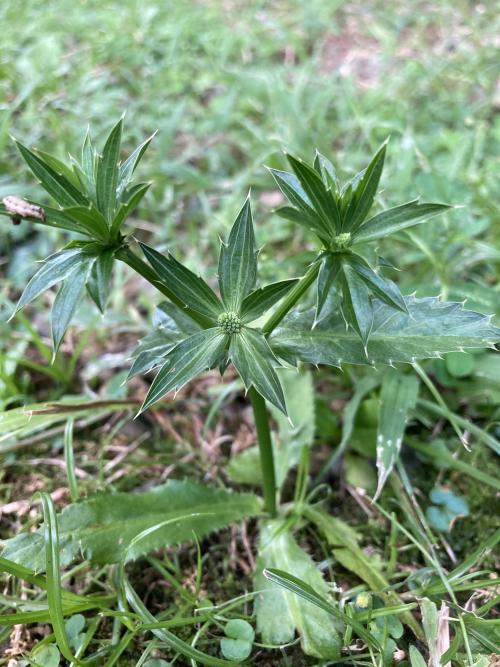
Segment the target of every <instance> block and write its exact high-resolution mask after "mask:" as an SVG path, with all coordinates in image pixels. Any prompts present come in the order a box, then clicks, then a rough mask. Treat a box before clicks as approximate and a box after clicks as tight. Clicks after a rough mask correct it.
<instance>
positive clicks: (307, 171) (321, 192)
mask: <svg viewBox="0 0 500 667" xmlns="http://www.w3.org/2000/svg"><path fill="white" fill-rule="evenodd" d="M287 158H288V161H289V162H290V165H291V167H292V169H293V171H294V172H295V175H296V176H297V178H298V179H299V182H300V184H301V186H302V188H303V189H304V192H305V193H306V194H307V196H308V198H309V200H310V202H311V204H312V207H313V208H314V210H315V211H316V213H317V216H318V219H319V220H320V221H321V224H322V227H323V229H324V231H325V233H326V234H329V235H331V236H333V235H335V234H337V233H339V232H340V213H339V209H338V206H337V200H336V198H335V193H334V192H332V190H329V189H327V188H325V185H324V183H323V180H322V178H321V176H320V175H319V174H318V173H317V172H316V171H315V170H314V169H312V168H311V167H310V166H309V165H308V164H306V163H305V162H302V160H298V159H297V158H295V157H293V155H287Z"/></svg>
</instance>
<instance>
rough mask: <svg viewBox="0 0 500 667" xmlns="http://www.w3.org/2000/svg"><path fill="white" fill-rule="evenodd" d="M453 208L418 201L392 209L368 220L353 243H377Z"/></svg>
mask: <svg viewBox="0 0 500 667" xmlns="http://www.w3.org/2000/svg"><path fill="white" fill-rule="evenodd" d="M450 208H453V207H452V206H447V205H446V204H431V203H422V204H419V203H418V201H417V200H414V201H410V202H408V203H406V204H402V205H401V206H396V207H394V208H390V209H388V210H387V211H383V212H382V213H379V214H377V215H375V216H374V217H373V218H370V219H369V220H367V221H366V222H365V223H364V224H363V225H362V226H361V227H360V228H359V229H357V230H356V231H355V232H354V234H353V243H366V241H376V240H377V239H381V238H383V237H385V236H389V235H390V234H395V233H396V232H400V231H401V230H403V229H407V228H408V227H413V226H414V225H417V224H421V223H422V222H427V221H428V220H430V219H431V218H433V217H434V216H436V215H440V214H441V213H446V211H449V210H450Z"/></svg>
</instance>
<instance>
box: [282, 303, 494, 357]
mask: <svg viewBox="0 0 500 667" xmlns="http://www.w3.org/2000/svg"><path fill="white" fill-rule="evenodd" d="M405 301H406V305H407V308H408V313H403V312H401V311H397V310H394V309H393V308H391V307H389V306H387V305H386V304H384V303H382V302H380V301H375V302H374V321H373V328H372V332H371V335H370V341H369V343H368V358H367V357H366V354H365V351H364V349H363V345H362V343H361V341H360V340H359V338H358V336H357V334H356V333H355V332H354V331H352V330H350V329H347V330H346V328H345V323H344V320H343V318H342V316H341V315H340V313H338V312H333V313H332V314H330V315H328V316H327V317H325V318H324V319H323V320H321V322H319V323H318V324H317V326H316V327H315V328H314V329H313V330H311V327H312V325H313V323H314V310H313V309H310V310H309V311H307V312H305V313H301V314H298V315H291V316H288V318H287V319H285V320H284V321H283V323H282V326H281V328H280V329H278V330H276V331H275V332H274V333H273V334H272V335H271V337H270V339H269V341H270V344H271V347H272V349H273V351H274V352H275V354H276V355H277V356H278V357H280V356H281V357H282V358H283V359H284V360H286V361H289V362H291V363H296V361H297V359H300V360H302V361H306V362H309V363H313V364H331V365H335V366H338V365H340V364H341V363H344V362H345V363H351V364H366V363H370V364H378V363H381V364H391V363H396V362H405V363H413V362H414V361H415V360H417V359H426V358H431V357H436V356H438V355H440V354H443V353H445V352H452V351H456V350H459V349H460V348H461V347H463V348H474V347H477V348H481V347H488V346H491V345H493V344H494V343H496V342H498V341H500V329H499V328H497V327H495V326H493V325H492V324H491V321H490V319H489V318H488V317H486V316H485V315H481V314H480V313H476V312H474V311H470V310H465V309H464V307H463V305H462V304H461V303H455V302H442V301H440V300H439V299H437V298H434V297H429V298H425V299H416V298H414V297H405Z"/></svg>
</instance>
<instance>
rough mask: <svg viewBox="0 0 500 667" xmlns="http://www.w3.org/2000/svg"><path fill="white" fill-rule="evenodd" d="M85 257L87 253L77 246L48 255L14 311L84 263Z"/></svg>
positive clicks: (86, 257)
mask: <svg viewBox="0 0 500 667" xmlns="http://www.w3.org/2000/svg"><path fill="white" fill-rule="evenodd" d="M87 259H88V255H84V254H83V253H82V252H81V250H80V249H78V248H72V249H69V250H61V251H60V252H56V253H55V254H54V255H51V256H50V257H48V258H47V259H46V260H45V261H44V263H43V265H42V267H41V268H40V269H38V271H37V272H36V273H35V275H34V276H33V278H31V280H30V281H29V283H28V284H27V285H26V287H25V289H24V292H23V293H22V294H21V298H20V299H19V302H18V304H17V306H16V310H15V311H14V312H15V313H17V311H18V310H21V308H24V306H25V305H26V304H28V303H29V302H30V301H33V299H36V297H37V296H39V295H40V294H41V293H42V292H45V290H47V289H49V287H52V286H53V285H55V284H56V283H59V282H61V280H64V279H65V278H66V277H67V276H68V275H69V274H70V273H71V272H72V271H73V270H74V269H75V268H76V267H77V266H79V265H80V264H84V263H85V262H86V261H87Z"/></svg>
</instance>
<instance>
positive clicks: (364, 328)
mask: <svg viewBox="0 0 500 667" xmlns="http://www.w3.org/2000/svg"><path fill="white" fill-rule="evenodd" d="M340 275H341V284H342V313H343V315H344V318H345V321H346V322H347V324H348V325H349V326H351V327H352V328H353V329H354V331H355V332H356V333H357V334H358V335H359V337H360V338H361V341H362V343H363V346H364V348H365V349H366V346H367V343H368V338H369V337H370V333H371V330H372V326H373V306H372V302H371V299H370V292H369V290H368V288H367V286H366V283H365V281H364V280H362V279H361V277H360V276H359V275H358V273H357V272H356V271H354V270H353V268H352V267H351V266H349V264H347V263H344V264H343V265H342V273H341V274H340Z"/></svg>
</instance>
